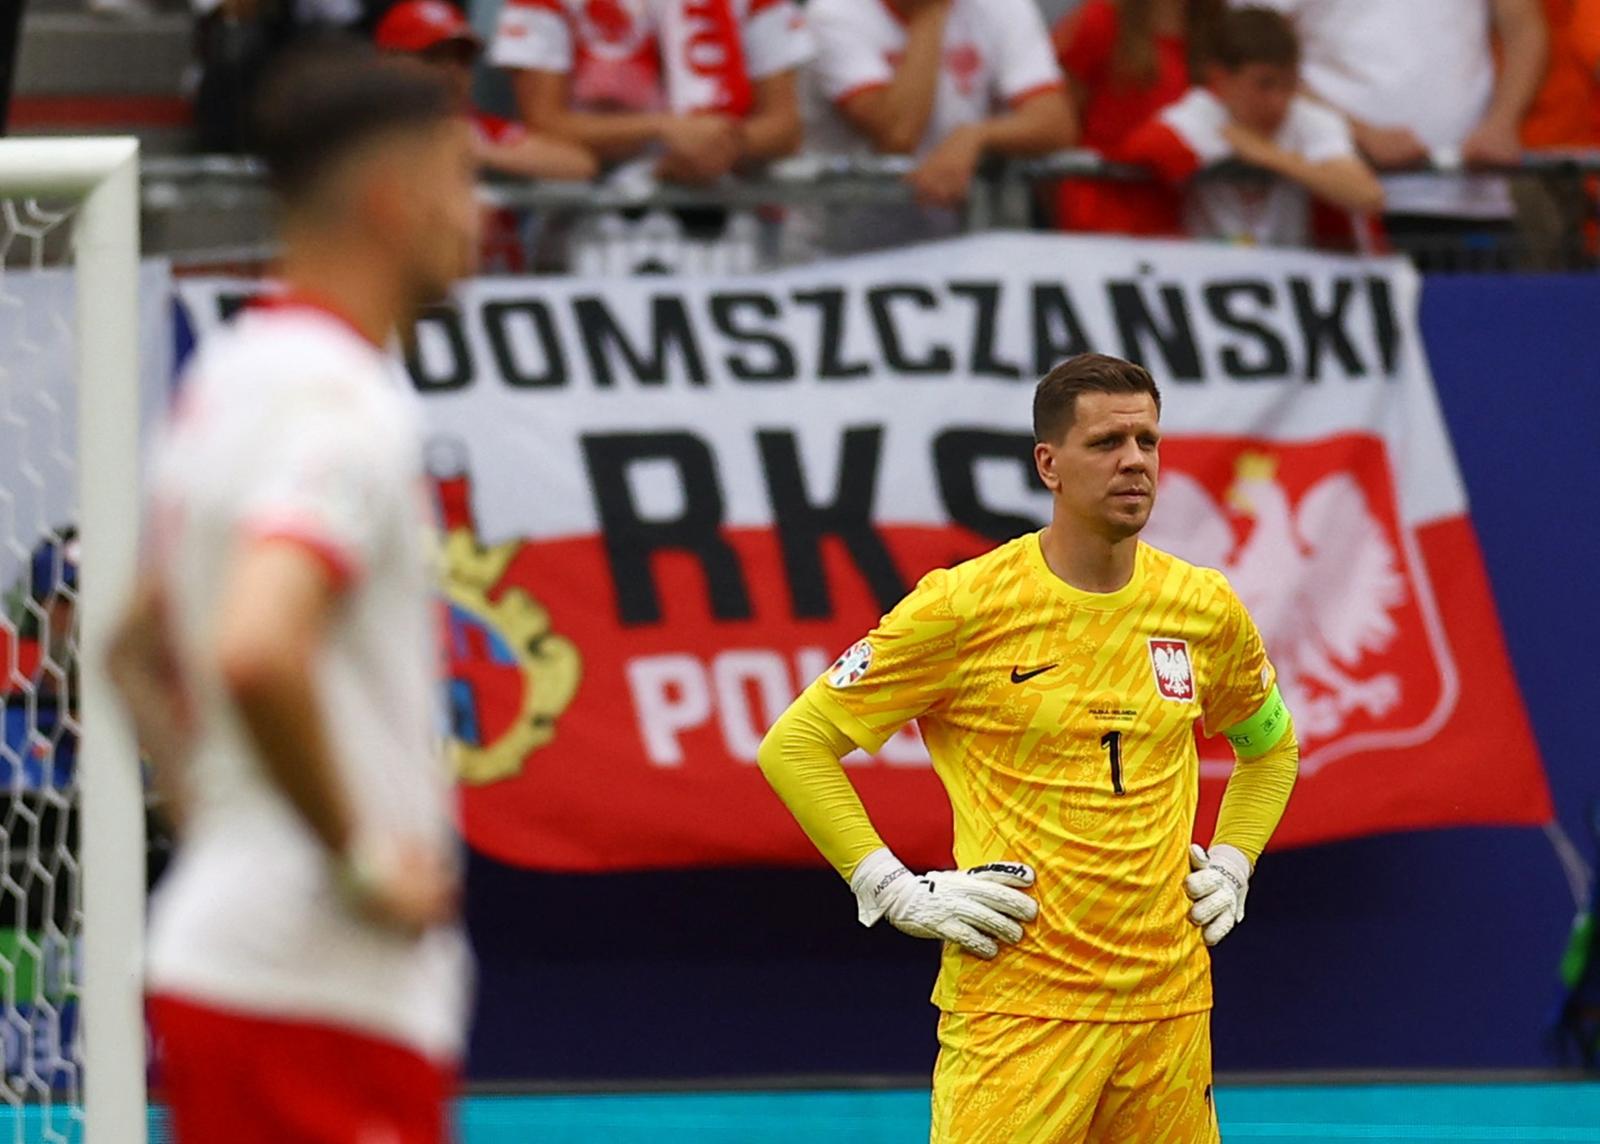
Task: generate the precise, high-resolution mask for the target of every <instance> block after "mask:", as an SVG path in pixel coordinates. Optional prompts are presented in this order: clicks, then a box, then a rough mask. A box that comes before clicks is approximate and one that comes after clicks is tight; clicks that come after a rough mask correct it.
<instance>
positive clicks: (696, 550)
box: [582, 433, 750, 624]
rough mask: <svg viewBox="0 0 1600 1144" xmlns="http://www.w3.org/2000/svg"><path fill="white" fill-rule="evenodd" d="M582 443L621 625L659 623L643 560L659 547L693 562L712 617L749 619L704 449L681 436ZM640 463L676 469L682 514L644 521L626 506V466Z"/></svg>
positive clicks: (604, 437)
mask: <svg viewBox="0 0 1600 1144" xmlns="http://www.w3.org/2000/svg"><path fill="white" fill-rule="evenodd" d="M582 443H583V461H584V466H585V467H586V468H587V469H588V471H589V484H590V486H591V487H592V488H593V489H594V496H595V503H596V505H597V506H598V508H599V510H600V527H601V530H602V531H603V532H604V534H605V546H606V559H607V561H608V562H609V563H610V566H611V583H612V587H613V589H614V591H615V593H616V598H617V615H618V618H619V619H620V621H621V623H623V624H653V623H659V622H660V620H661V593H660V591H659V590H658V589H657V587H656V578H655V571H654V569H653V568H652V567H651V557H652V556H654V555H655V554H656V553H657V552H663V551H675V552H687V553H689V554H690V555H691V556H693V557H694V558H695V559H696V560H698V561H699V562H700V568H701V571H702V572H703V573H704V574H705V578H706V587H707V589H708V591H709V592H710V595H711V614H712V615H714V616H715V617H716V618H717V619H719V620H747V619H749V618H750V593H749V591H748V590H747V589H746V587H745V582H744V573H743V571H742V570H741V569H740V567H739V557H738V554H737V553H735V552H734V550H733V546H732V545H730V544H729V543H728V542H727V540H726V539H724V538H723V536H722V533H721V528H722V516H723V507H722V489H721V488H720V486H719V485H718V483H717V467H716V462H715V460H714V459H713V458H712V456H711V449H710V447H709V446H708V445H707V444H706V443H705V442H704V441H702V440H701V439H700V438H698V437H696V436H694V435H692V434H689V433H614V434H596V435H592V436H585V437H584V438H583V442H582ZM645 461H667V462H669V463H670V464H671V465H672V466H673V467H674V468H676V469H677V472H678V479H679V482H680V483H681V486H682V488H683V513H682V515H680V516H679V517H677V518H676V519H675V520H646V519H644V517H643V516H642V515H641V513H640V511H639V506H638V505H637V504H635V503H634V499H633V492H632V489H631V488H630V486H629V484H628V470H629V469H630V468H631V467H633V466H634V465H637V464H640V463H641V462H645Z"/></svg>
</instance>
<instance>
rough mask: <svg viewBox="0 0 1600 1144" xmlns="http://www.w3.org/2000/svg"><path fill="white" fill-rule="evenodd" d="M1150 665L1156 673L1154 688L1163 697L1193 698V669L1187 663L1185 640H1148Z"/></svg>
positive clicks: (1187, 650)
mask: <svg viewBox="0 0 1600 1144" xmlns="http://www.w3.org/2000/svg"><path fill="white" fill-rule="evenodd" d="M1150 666H1151V667H1153V668H1154V669H1155V673H1156V690H1157V691H1159V692H1161V697H1162V698H1163V699H1179V700H1188V699H1193V698H1194V670H1193V668H1191V667H1190V665H1189V643H1188V641H1187V640H1171V639H1153V640H1151V641H1150Z"/></svg>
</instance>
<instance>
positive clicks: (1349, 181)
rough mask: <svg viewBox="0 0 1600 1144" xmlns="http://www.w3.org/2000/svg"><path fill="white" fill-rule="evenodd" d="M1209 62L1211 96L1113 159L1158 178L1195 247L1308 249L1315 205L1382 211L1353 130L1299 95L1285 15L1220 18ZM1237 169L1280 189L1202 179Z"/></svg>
mask: <svg viewBox="0 0 1600 1144" xmlns="http://www.w3.org/2000/svg"><path fill="white" fill-rule="evenodd" d="M1203 60H1204V62H1203V65H1202V67H1203V71H1204V74H1205V79H1206V82H1205V85H1204V86H1203V87H1193V88H1191V89H1190V90H1189V92H1188V93H1187V94H1186V95H1185V96H1184V97H1183V98H1182V99H1180V100H1178V101H1177V102H1176V103H1173V104H1170V105H1169V106H1167V107H1166V108H1164V109H1163V110H1162V111H1161V112H1160V114H1158V115H1156V116H1155V117H1154V118H1152V119H1151V120H1150V121H1149V122H1148V123H1146V124H1145V125H1144V126H1142V127H1140V128H1138V129H1137V130H1135V131H1134V132H1133V133H1132V134H1130V135H1129V136H1128V138H1127V140H1126V141H1124V142H1123V144H1122V145H1121V146H1120V147H1119V148H1118V149H1117V151H1116V153H1115V156H1114V157H1116V158H1119V159H1123V160H1126V161H1127V162H1130V163H1142V164H1146V165H1148V166H1151V167H1154V168H1155V169H1156V170H1157V171H1158V172H1160V174H1161V176H1162V178H1163V179H1164V180H1165V181H1166V182H1167V183H1168V184H1170V185H1171V186H1172V187H1173V188H1174V190H1175V191H1178V192H1179V193H1181V195H1182V201H1183V222H1184V228H1185V230H1186V231H1187V233H1188V234H1189V235H1191V236H1192V237H1195V238H1211V239H1222V240H1224V241H1228V242H1239V243H1249V244H1254V245H1263V246H1304V245H1305V244H1306V243H1307V242H1308V241H1309V240H1310V238H1311V236H1312V213H1311V207H1312V201H1313V199H1314V200H1316V202H1318V203H1320V204H1323V205H1324V206H1327V207H1332V208H1335V209H1337V210H1341V211H1346V212H1351V213H1355V214H1373V213H1376V212H1379V211H1381V210H1382V209H1383V187H1382V185H1381V184H1380V183H1379V182H1378V177H1377V175H1376V174H1374V173H1373V171H1372V169H1371V168H1370V167H1368V166H1367V165H1366V163H1365V162H1363V161H1362V159H1361V156H1360V155H1359V154H1358V153H1357V151H1356V146H1355V142H1354V140H1353V139H1352V138H1351V135H1350V125H1349V124H1348V123H1346V122H1345V120H1344V118H1343V117H1342V116H1340V115H1339V114H1338V112H1336V111H1333V110H1332V109H1330V108H1327V107H1324V106H1322V105H1321V104H1319V103H1316V102H1314V101H1312V100H1311V99H1309V98H1307V97H1306V96H1304V95H1300V94H1297V89H1298V87H1299V82H1300V43H1299V40H1298V39H1297V38H1296V36H1295V31H1294V26H1293V25H1292V24H1290V23H1289V21H1288V19H1287V18H1286V17H1285V16H1284V15H1282V14H1281V13H1279V12H1274V11H1272V10H1271V9H1268V8H1237V9H1234V10H1232V11H1229V12H1227V13H1224V14H1223V15H1222V16H1221V17H1220V18H1219V20H1218V21H1217V23H1216V24H1215V26H1214V28H1213V30H1212V32H1211V33H1210V34H1209V35H1208V36H1207V44H1206V48H1205V53H1204V56H1203ZM1230 160H1236V161H1239V162H1243V163H1246V164H1249V165H1250V166H1253V167H1257V168H1260V169H1261V170H1263V171H1267V172H1271V173H1272V174H1273V175H1274V176H1276V178H1275V179H1273V180H1272V181H1271V182H1269V183H1265V184H1262V183H1260V182H1258V181H1254V180H1248V179H1205V178H1196V176H1197V175H1199V174H1200V173H1201V172H1202V171H1203V170H1204V169H1205V168H1207V167H1212V166H1215V165H1217V164H1219V163H1224V162H1228V161H1230Z"/></svg>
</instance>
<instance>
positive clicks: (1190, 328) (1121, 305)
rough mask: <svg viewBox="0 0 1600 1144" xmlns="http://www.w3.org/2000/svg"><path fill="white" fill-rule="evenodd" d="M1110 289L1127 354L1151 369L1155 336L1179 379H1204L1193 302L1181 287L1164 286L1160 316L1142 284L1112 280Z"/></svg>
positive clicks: (1174, 376)
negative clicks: (1148, 347)
mask: <svg viewBox="0 0 1600 1144" xmlns="http://www.w3.org/2000/svg"><path fill="white" fill-rule="evenodd" d="M1107 289H1108V290H1109V291H1110V293H1111V312H1112V314H1113V315H1115V317H1116V320H1117V334H1118V336H1119V337H1120V338H1121V339H1122V356H1123V357H1125V358H1127V359H1128V360H1129V361H1134V362H1138V363H1139V364H1140V365H1142V366H1145V367H1146V368H1149V366H1150V358H1149V355H1148V354H1146V353H1145V340H1146V338H1150V339H1154V341H1155V348H1156V349H1157V350H1158V351H1159V352H1160V354H1161V358H1162V360H1163V361H1164V362H1165V363H1166V367H1167V372H1168V373H1169V374H1171V375H1172V377H1173V378H1174V379H1175V380H1177V381H1199V380H1200V376H1201V375H1200V350H1199V347H1197V346H1196V345H1195V340H1194V323H1193V322H1191V321H1190V320H1189V304H1188V302H1187V301H1185V299H1184V297H1183V290H1182V289H1181V288H1179V287H1177V286H1171V285H1169V286H1163V287H1161V289H1160V291H1159V294H1160V297H1161V304H1162V309H1163V310H1164V311H1165V313H1164V314H1163V315H1162V316H1161V317H1160V318H1158V317H1157V316H1156V315H1155V314H1154V313H1153V312H1152V311H1151V309H1150V304H1149V302H1148V301H1147V300H1146V298H1145V294H1144V291H1143V290H1142V289H1141V288H1140V286H1139V283H1137V282H1132V281H1119V282H1111V283H1108V284H1107Z"/></svg>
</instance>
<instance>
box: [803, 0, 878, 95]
mask: <svg viewBox="0 0 1600 1144" xmlns="http://www.w3.org/2000/svg"><path fill="white" fill-rule="evenodd" d="M878 8H879V0H812V2H811V4H810V6H809V7H808V8H807V10H806V18H807V20H808V21H809V22H810V25H811V37H812V39H813V40H814V41H815V43H816V59H815V60H814V61H813V63H812V65H811V72H812V75H813V77H814V78H815V80H816V83H817V87H818V89H819V90H820V91H821V93H822V95H823V97H824V98H825V99H827V101H828V102H829V103H835V104H837V103H843V102H845V101H846V100H848V99H850V98H851V97H852V96H855V95H859V94H860V93H862V92H864V91H871V90H872V89H873V88H878V87H887V86H888V85H889V83H890V82H891V81H892V80H893V79H894V68H893V66H892V65H891V64H890V62H889V50H890V48H891V44H889V43H887V42H886V39H885V35H884V33H885V29H884V28H883V26H882V25H883V22H884V16H883V14H882V13H881V12H880V11H878V10H877V9H878ZM891 35H893V34H892V33H891ZM895 38H898V37H895Z"/></svg>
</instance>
